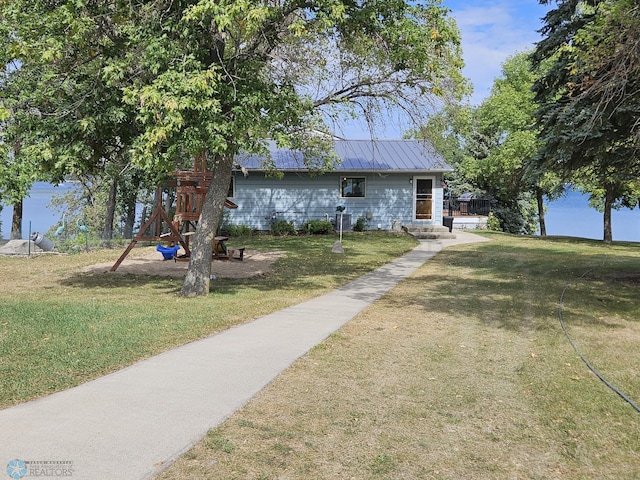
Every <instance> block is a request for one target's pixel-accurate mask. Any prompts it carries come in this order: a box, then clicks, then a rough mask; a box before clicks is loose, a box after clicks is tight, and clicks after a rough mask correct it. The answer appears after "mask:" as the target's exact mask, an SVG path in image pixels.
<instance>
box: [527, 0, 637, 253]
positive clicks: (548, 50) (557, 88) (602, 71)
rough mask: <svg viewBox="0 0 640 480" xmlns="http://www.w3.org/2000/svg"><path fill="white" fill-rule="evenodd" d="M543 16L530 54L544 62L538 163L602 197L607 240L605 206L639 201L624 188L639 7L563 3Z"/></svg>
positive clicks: (628, 176) (617, 0)
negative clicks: (540, 37) (547, 65)
mask: <svg viewBox="0 0 640 480" xmlns="http://www.w3.org/2000/svg"><path fill="white" fill-rule="evenodd" d="M541 3H549V2H548V1H544V0H541ZM545 22H546V25H545V27H544V28H543V30H542V33H543V34H545V35H546V38H545V39H544V40H542V41H541V42H540V43H539V44H538V46H537V48H536V50H535V51H534V52H533V55H532V59H533V61H534V65H536V64H540V63H541V62H543V61H547V62H550V68H549V69H547V70H546V73H545V74H544V75H543V76H542V77H541V78H540V79H539V80H538V81H537V82H536V83H535V85H534V90H535V92H536V100H537V101H538V102H539V103H540V104H541V108H540V109H539V111H538V113H537V117H538V125H539V127H540V138H541V141H542V144H543V149H542V151H541V153H542V154H541V156H540V166H541V167H544V168H549V169H551V170H553V171H555V172H557V173H558V174H559V175H561V176H562V177H563V179H564V180H565V181H571V182H574V183H577V184H578V185H580V186H581V188H582V189H583V190H584V191H588V192H591V193H592V197H593V195H594V194H595V193H594V192H600V193H599V194H601V195H603V197H602V198H603V200H604V207H603V208H604V235H603V237H604V241H605V242H611V241H612V239H613V238H612V231H611V221H610V219H611V209H612V208H614V207H615V206H616V205H618V206H622V205H625V204H626V205H630V204H637V197H633V196H631V197H630V196H629V195H630V193H629V192H633V191H634V187H633V185H634V184H635V183H637V178H638V176H639V174H640V161H639V158H638V156H637V149H638V146H639V143H638V142H639V140H640V137H639V136H638V135H637V127H638V123H637V122H638V120H637V119H638V118H639V117H638V116H639V114H640V106H639V104H638V102H637V100H638V93H637V92H638V87H639V86H640V76H638V73H639V72H640V70H639V69H638V65H639V63H638V54H637V50H634V45H636V43H637V28H638V7H637V5H636V2H630V1H627V0H600V1H596V0H593V1H589V2H587V1H584V2H578V1H564V2H560V3H559V7H558V8H557V9H555V10H552V11H551V12H549V14H548V15H547V17H545ZM614 27H615V28H614ZM612 32H616V33H613V34H612ZM625 52H626V53H625Z"/></svg>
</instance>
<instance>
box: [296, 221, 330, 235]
mask: <svg viewBox="0 0 640 480" xmlns="http://www.w3.org/2000/svg"><path fill="white" fill-rule="evenodd" d="M300 230H301V231H302V232H304V233H308V234H309V235H327V234H329V233H332V232H333V225H332V224H331V222H330V221H329V220H309V221H308V222H305V223H303V224H302V226H301V227H300Z"/></svg>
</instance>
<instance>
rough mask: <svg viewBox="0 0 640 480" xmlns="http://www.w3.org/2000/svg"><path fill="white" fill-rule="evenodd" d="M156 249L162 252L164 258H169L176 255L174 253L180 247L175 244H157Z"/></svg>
mask: <svg viewBox="0 0 640 480" xmlns="http://www.w3.org/2000/svg"><path fill="white" fill-rule="evenodd" d="M156 250H157V251H159V252H160V253H161V254H162V256H163V258H164V259H165V260H171V259H172V258H174V257H175V256H176V253H178V250H180V247H179V246H177V245H176V246H173V247H163V246H162V245H157V246H156Z"/></svg>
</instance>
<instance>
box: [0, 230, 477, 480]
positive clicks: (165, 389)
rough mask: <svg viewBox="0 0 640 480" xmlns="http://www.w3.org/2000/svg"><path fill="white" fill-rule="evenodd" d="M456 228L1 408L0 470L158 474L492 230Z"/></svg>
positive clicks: (81, 478)
mask: <svg viewBox="0 0 640 480" xmlns="http://www.w3.org/2000/svg"><path fill="white" fill-rule="evenodd" d="M456 233H457V237H458V238H457V239H455V240H429V241H424V242H422V243H421V244H420V245H419V246H418V247H416V248H415V249H414V250H413V251H411V252H409V253H408V254H406V255H404V256H403V257H401V258H399V259H397V260H396V261H394V262H391V263H389V264H387V265H385V266H383V267H382V268H380V269H378V270H376V271H374V272H372V273H370V274H368V275H365V276H363V277H361V278H360V279H358V280H355V281H353V282H351V283H349V284H348V285H345V286H344V287H342V288H340V289H338V290H336V291H334V292H331V293H328V294H326V295H323V296H321V297H318V298H314V299H312V300H309V301H307V302H304V303H302V304H299V305H296V306H293V307H290V308H287V309H285V310H282V311H279V312H275V313H273V314H270V315H267V316H265V317H262V318H260V319H258V320H255V321H253V322H251V323H248V324H244V325H241V326H238V327H235V328H231V329H229V330H226V331H224V332H222V333H220V334H217V335H214V336H212V337H209V338H206V339H203V340H199V341H196V342H193V343H189V344H187V345H185V346H182V347H179V348H176V349H174V350H170V351H168V352H165V353H163V354H161V355H157V356H155V357H152V358H150V359H147V360H144V361H141V362H138V363H136V364H134V365H132V366H130V367H128V368H125V369H123V370H120V371H118V372H115V373H113V374H110V375H107V376H105V377H102V378H99V379H97V380H94V381H91V382H88V383H85V384H83V385H80V386H78V387H75V388H71V389H69V390H66V391H63V392H59V393H56V394H53V395H50V396H48V397H45V398H42V399H39V400H35V401H32V402H28V403H25V404H21V405H18V406H16V407H13V408H9V409H5V410H2V411H0V478H9V477H4V475H5V473H4V471H5V468H6V467H7V465H8V464H10V466H11V467H12V468H11V469H10V470H11V471H8V472H7V473H10V474H11V473H12V472H14V471H15V472H16V473H15V474H14V477H13V478H16V479H17V478H20V468H21V467H22V463H17V462H13V460H14V459H19V460H23V461H24V462H26V465H25V467H26V468H27V474H26V475H25V476H24V478H25V479H28V478H31V476H35V474H38V476H39V477H40V478H56V477H60V476H64V474H65V473H66V474H67V476H69V475H68V474H71V478H73V479H75V480H115V479H124V480H129V479H132V480H138V479H145V478H151V477H153V475H155V474H157V473H158V472H160V471H161V470H162V469H163V468H165V467H166V466H167V465H168V464H169V463H171V462H172V461H173V460H174V459H175V458H176V457H177V456H178V455H180V454H181V453H183V452H185V451H186V450H187V449H189V448H190V447H191V446H192V445H193V444H194V443H196V442H197V441H198V440H200V439H201V438H202V437H203V436H204V435H205V434H206V433H207V431H208V430H209V429H211V428H213V427H215V426H217V425H219V424H220V423H222V422H223V421H224V420H225V419H226V418H227V417H229V416H230V415H231V414H232V413H233V412H234V411H235V410H237V409H238V408H240V407H241V406H242V405H244V404H245V403H247V402H248V401H249V400H250V399H251V398H252V397H253V396H254V395H255V394H256V393H257V392H259V391H260V390H261V389H262V388H264V387H265V386H266V385H267V384H268V383H269V382H271V381H272V380H273V379H274V378H275V377H276V376H277V375H278V374H280V373H281V372H282V371H283V370H284V369H286V368H287V367H288V366H290V365H291V364H292V363H293V362H294V361H295V360H296V359H297V358H299V357H300V356H302V355H304V354H305V353H306V352H308V351H309V349H311V348H312V347H314V346H315V345H317V344H319V343H321V342H322V341H323V340H324V339H325V338H327V336H329V335H330V334H331V333H332V332H334V331H336V330H337V329H339V328H340V327H341V326H343V325H344V324H345V323H347V322H348V321H349V320H351V319H352V318H353V317H354V316H355V315H357V314H358V313H359V312H361V311H362V310H364V309H365V308H367V306H368V305H370V303H371V302H373V301H375V300H377V299H378V298H380V297H381V296H382V295H384V294H385V293H386V292H388V291H389V290H390V289H391V288H393V287H394V286H395V285H396V284H397V283H398V282H400V281H401V280H403V279H404V278H406V277H407V276H409V275H410V274H412V273H413V272H414V271H415V270H416V269H418V268H419V267H420V266H421V265H422V264H423V263H424V262H425V261H427V260H428V259H429V258H431V257H432V256H433V255H435V254H436V253H437V252H439V251H440V250H441V249H442V248H445V247H448V246H450V245H455V244H460V243H470V242H479V241H485V240H486V239H485V238H483V237H480V236H478V235H474V234H471V233H467V232H456ZM47 462H55V463H47ZM65 462H66V463H65ZM22 471H24V470H22Z"/></svg>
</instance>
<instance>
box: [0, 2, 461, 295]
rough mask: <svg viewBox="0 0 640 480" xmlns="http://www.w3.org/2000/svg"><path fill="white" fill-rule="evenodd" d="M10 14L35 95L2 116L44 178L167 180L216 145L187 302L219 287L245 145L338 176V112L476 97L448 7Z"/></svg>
mask: <svg viewBox="0 0 640 480" xmlns="http://www.w3.org/2000/svg"><path fill="white" fill-rule="evenodd" d="M0 5H1V11H0V35H1V38H2V42H3V47H5V48H4V52H5V54H4V58H3V60H4V63H5V65H6V64H8V63H9V62H15V63H16V68H15V69H14V70H13V71H12V72H10V74H9V75H8V77H7V83H6V84H5V85H9V84H14V83H16V82H17V81H18V80H19V79H20V80H21V81H22V80H24V81H26V82H28V84H29V86H30V88H29V89H27V90H24V91H22V92H21V94H20V95H19V96H17V97H16V99H15V101H14V103H13V104H12V105H9V106H8V107H5V108H6V110H7V111H9V112H10V114H11V117H10V118H9V120H7V123H8V125H10V126H11V128H15V133H12V135H13V136H14V137H15V138H18V137H20V138H21V139H22V140H23V144H24V145H23V153H21V154H23V155H27V153H28V154H29V155H31V157H32V158H35V157H36V153H35V152H39V155H40V156H41V158H40V159H39V161H38V167H39V169H40V170H41V171H43V172H52V173H54V174H55V175H60V174H66V173H68V172H73V171H76V170H77V171H81V172H82V173H90V172H91V171H92V170H100V171H104V170H105V165H106V164H107V163H113V164H115V165H119V166H121V168H123V167H124V165H126V163H127V162H128V161H129V160H131V161H133V162H135V163H136V164H137V165H139V166H140V167H141V168H143V169H144V170H145V171H146V172H148V174H149V175H153V176H155V178H157V179H160V178H162V177H163V176H164V175H166V174H167V173H168V172H171V171H173V170H175V169H176V167H177V166H178V165H181V166H182V165H184V164H185V162H186V161H187V160H186V159H189V158H193V157H194V156H195V155H198V154H200V153H201V152H207V154H208V160H209V168H210V169H211V170H212V172H213V180H212V186H211V188H210V189H209V193H208V195H207V197H206V199H205V202H204V205H203V210H202V215H201V218H200V221H199V222H198V229H197V232H196V235H194V237H193V240H192V245H193V248H192V250H193V254H192V255H191V258H190V264H189V269H188V273H187V277H186V279H185V285H184V286H183V289H182V292H183V293H184V294H185V295H204V294H206V293H208V290H209V270H210V259H211V243H212V238H213V235H214V233H215V231H216V229H217V227H218V222H219V220H218V219H219V218H220V216H221V215H220V213H221V210H222V208H223V204H224V199H225V195H226V193H227V187H228V183H229V178H230V175H231V171H232V167H233V162H234V156H235V155H236V154H237V153H238V152H239V151H240V150H246V151H249V152H253V153H264V154H266V153H267V151H266V144H265V141H266V140H267V139H274V140H276V142H277V143H278V144H279V145H281V146H287V147H293V148H300V149H301V150H302V151H303V152H305V153H307V155H306V158H307V159H310V160H311V165H312V167H313V168H314V169H316V170H323V169H326V168H331V167H332V165H333V162H334V161H335V158H334V156H333V155H332V154H331V152H330V142H329V141H328V138H329V137H324V136H320V135H318V134H317V132H318V131H320V132H323V131H324V132H327V131H328V130H329V129H328V128H327V125H331V121H332V120H333V119H336V118H338V117H340V116H341V115H345V114H347V115H354V114H359V113H363V114H364V115H365V117H366V118H367V119H369V120H373V119H374V118H375V117H376V115H378V114H379V112H380V111H382V110H383V109H384V108H388V107H390V106H392V107H397V108H400V109H401V110H403V111H404V112H407V113H408V114H409V116H410V117H412V116H416V115H417V116H419V115H418V114H417V113H416V112H426V111H428V110H429V107H430V106H431V105H433V103H432V102H434V101H435V99H439V101H440V102H443V101H445V102H446V101H449V100H454V99H456V98H459V96H460V95H461V93H462V92H463V91H464V88H465V84H464V81H463V79H462V77H461V75H460V68H461V66H462V64H461V60H460V51H459V35H458V31H457V29H456V27H455V24H454V22H453V21H452V20H450V19H448V17H447V15H446V13H447V11H446V9H445V8H444V7H442V6H441V5H440V2H439V1H437V0H431V1H427V2H406V1H396V0H394V1H386V0H385V1H383V0H368V1H357V2H353V1H338V0H305V1H301V0H233V1H227V0H223V1H220V0H178V1H176V0H150V1H147V0H138V1H135V0H134V1H126V2H124V1H116V2H106V1H102V0H95V1H83V0H80V1H67V0H57V1H48V0H47V1H44V0H36V1H35V2H34V1H33V0H29V1H27V0H12V1H11V2H3V3H2V4H0ZM3 105H5V104H4V103H3ZM3 111H4V110H3ZM22 116H24V117H25V118H26V119H27V120H26V121H25V122H22V121H21V118H22ZM311 132H314V133H313V134H311ZM113 170H114V171H117V168H116V169H113Z"/></svg>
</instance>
